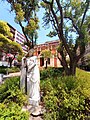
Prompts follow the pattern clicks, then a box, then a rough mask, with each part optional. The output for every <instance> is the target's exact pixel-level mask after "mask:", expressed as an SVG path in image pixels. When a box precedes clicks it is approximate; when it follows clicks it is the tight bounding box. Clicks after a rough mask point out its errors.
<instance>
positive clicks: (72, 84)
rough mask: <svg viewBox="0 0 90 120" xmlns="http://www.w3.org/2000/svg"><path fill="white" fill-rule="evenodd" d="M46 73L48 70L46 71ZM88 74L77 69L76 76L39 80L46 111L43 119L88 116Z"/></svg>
mask: <svg viewBox="0 0 90 120" xmlns="http://www.w3.org/2000/svg"><path fill="white" fill-rule="evenodd" d="M48 74H50V73H49V71H48ZM89 76H90V74H88V73H86V72H84V71H81V70H79V69H77V75H76V77H73V76H70V77H68V76H66V77H62V76H61V77H60V76H57V77H53V78H52V77H47V78H46V80H45V78H44V80H41V90H42V91H43V92H44V94H43V95H44V97H43V100H44V103H45V107H46V110H47V112H46V113H45V114H44V119H45V120H53V119H54V120H84V119H86V118H89V117H90V116H89V109H90V105H89V104H90V103H89V102H90V80H89Z"/></svg>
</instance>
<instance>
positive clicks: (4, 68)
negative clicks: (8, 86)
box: [0, 66, 20, 74]
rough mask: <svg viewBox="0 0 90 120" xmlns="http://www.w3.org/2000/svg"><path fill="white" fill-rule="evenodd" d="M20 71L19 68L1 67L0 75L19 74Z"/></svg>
mask: <svg viewBox="0 0 90 120" xmlns="http://www.w3.org/2000/svg"><path fill="white" fill-rule="evenodd" d="M19 71H20V69H19V68H18V67H11V68H7V67H3V66H2V67H1V66H0V73H3V74H7V72H8V73H15V72H19Z"/></svg>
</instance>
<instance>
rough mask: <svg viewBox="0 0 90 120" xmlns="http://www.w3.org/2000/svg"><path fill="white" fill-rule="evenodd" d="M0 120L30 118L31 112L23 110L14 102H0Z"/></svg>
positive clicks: (27, 119) (24, 119)
mask: <svg viewBox="0 0 90 120" xmlns="http://www.w3.org/2000/svg"><path fill="white" fill-rule="evenodd" d="M0 120H29V113H28V112H24V111H22V110H21V107H20V106H18V104H16V103H14V102H11V103H9V104H3V103H0Z"/></svg>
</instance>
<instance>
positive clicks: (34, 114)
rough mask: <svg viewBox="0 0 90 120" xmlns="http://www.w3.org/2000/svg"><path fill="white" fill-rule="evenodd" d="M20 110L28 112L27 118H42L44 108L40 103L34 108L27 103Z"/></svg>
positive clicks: (33, 119)
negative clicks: (28, 116)
mask: <svg viewBox="0 0 90 120" xmlns="http://www.w3.org/2000/svg"><path fill="white" fill-rule="evenodd" d="M22 111H29V112H30V118H29V120H43V119H42V115H43V113H44V112H45V109H44V108H43V106H41V105H39V106H38V107H37V108H36V109H35V108H34V107H32V106H31V105H28V106H27V107H25V106H24V107H23V108H22Z"/></svg>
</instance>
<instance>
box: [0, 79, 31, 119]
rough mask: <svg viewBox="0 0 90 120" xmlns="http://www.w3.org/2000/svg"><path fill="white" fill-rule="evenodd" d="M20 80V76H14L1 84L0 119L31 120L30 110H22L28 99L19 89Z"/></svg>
mask: <svg viewBox="0 0 90 120" xmlns="http://www.w3.org/2000/svg"><path fill="white" fill-rule="evenodd" d="M19 82H20V78H19V77H13V78H9V79H6V80H5V81H4V83H3V84H2V85H0V120H29V112H28V111H22V106H23V105H25V104H27V103H28V101H27V98H26V96H25V95H24V94H23V93H22V92H21V90H20V89H19V87H20V85H19Z"/></svg>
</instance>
